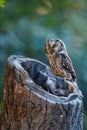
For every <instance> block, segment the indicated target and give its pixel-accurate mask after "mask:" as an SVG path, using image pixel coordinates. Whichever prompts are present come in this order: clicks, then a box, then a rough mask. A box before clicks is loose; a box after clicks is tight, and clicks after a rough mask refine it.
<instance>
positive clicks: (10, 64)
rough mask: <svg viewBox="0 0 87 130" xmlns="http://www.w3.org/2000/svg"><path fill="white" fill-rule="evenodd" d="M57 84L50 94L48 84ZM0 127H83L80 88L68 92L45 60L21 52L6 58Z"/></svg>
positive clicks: (20, 129) (26, 129)
mask: <svg viewBox="0 0 87 130" xmlns="http://www.w3.org/2000/svg"><path fill="white" fill-rule="evenodd" d="M55 84H56V85H57V87H58V94H57V95H54V94H52V92H51V90H50V88H49V86H51V85H52V87H53V86H55ZM0 121H1V122H0V123H1V126H0V129H1V130H82V129H83V103H82V95H81V92H80V90H79V89H78V88H77V89H76V90H75V92H74V93H69V91H68V89H67V85H66V83H65V82H64V80H63V79H62V78H60V77H58V76H55V75H53V74H52V73H51V70H50V67H48V66H46V65H45V64H43V63H41V62H39V61H37V60H34V59H31V58H26V57H22V56H11V57H9V58H8V60H7V66H6V72H5V79H4V90H3V106H2V115H1V117H0Z"/></svg>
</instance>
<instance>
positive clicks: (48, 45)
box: [45, 40, 54, 55]
mask: <svg viewBox="0 0 87 130" xmlns="http://www.w3.org/2000/svg"><path fill="white" fill-rule="evenodd" d="M45 50H46V54H47V55H52V54H53V53H54V50H53V48H52V40H47V41H46V44H45Z"/></svg>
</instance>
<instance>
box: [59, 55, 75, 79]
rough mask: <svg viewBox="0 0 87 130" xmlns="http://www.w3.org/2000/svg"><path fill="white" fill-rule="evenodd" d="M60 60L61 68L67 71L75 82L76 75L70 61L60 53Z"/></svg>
mask: <svg viewBox="0 0 87 130" xmlns="http://www.w3.org/2000/svg"><path fill="white" fill-rule="evenodd" d="M60 58H61V65H62V67H63V68H65V69H66V70H68V72H69V73H71V75H72V78H73V80H76V73H75V70H74V68H73V65H72V61H71V59H70V58H69V56H67V55H66V54H64V53H62V54H61V55H60Z"/></svg>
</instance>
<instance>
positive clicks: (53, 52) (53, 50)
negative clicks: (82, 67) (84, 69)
mask: <svg viewBox="0 0 87 130" xmlns="http://www.w3.org/2000/svg"><path fill="white" fill-rule="evenodd" d="M45 51H46V55H47V57H48V59H49V63H50V66H51V70H52V72H53V74H55V75H57V76H59V77H61V78H64V79H65V80H66V82H67V83H68V84H69V85H68V86H69V89H71V90H70V91H73V87H72V86H73V85H72V82H76V73H75V70H74V68H73V65H72V61H71V59H70V57H69V55H68V53H67V50H66V46H65V44H64V43H63V41H61V40H60V39H56V40H47V41H46V44H45Z"/></svg>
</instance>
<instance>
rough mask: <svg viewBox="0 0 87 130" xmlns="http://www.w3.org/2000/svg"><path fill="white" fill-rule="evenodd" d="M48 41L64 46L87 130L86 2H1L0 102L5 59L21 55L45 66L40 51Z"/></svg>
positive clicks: (45, 60) (42, 51) (18, 0)
mask: <svg viewBox="0 0 87 130" xmlns="http://www.w3.org/2000/svg"><path fill="white" fill-rule="evenodd" d="M49 38H60V39H62V40H63V41H64V42H65V44H66V46H67V51H68V53H69V55H70V57H71V59H72V62H73V64H74V68H75V70H76V73H77V78H78V85H79V88H80V89H81V90H82V93H83V95H84V113H85V114H84V130H87V60H86V59H87V0H84V1H82V0H65V1H64V0H61V1H59V0H38V1H37V0H26V1H25V0H15V1H14V0H8V1H5V7H0V102H1V100H2V90H3V77H4V71H5V65H6V60H7V57H9V56H10V55H13V54H15V55H24V56H27V57H32V58H36V59H38V60H40V61H42V62H44V63H46V64H49V63H48V59H47V58H46V56H45V51H44V43H45V40H46V39H49ZM0 106H1V103H0Z"/></svg>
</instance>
